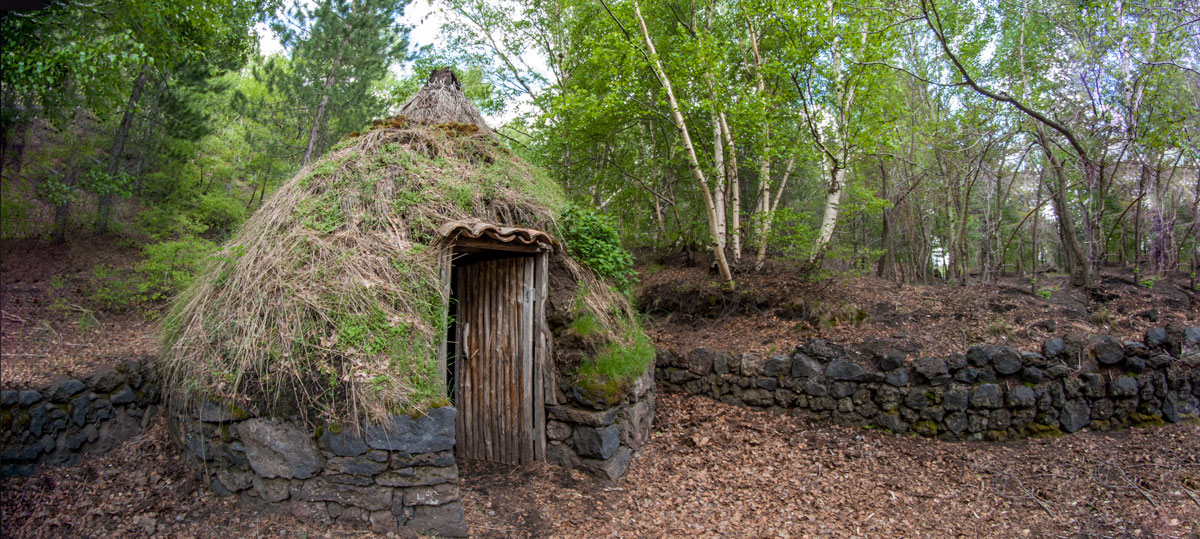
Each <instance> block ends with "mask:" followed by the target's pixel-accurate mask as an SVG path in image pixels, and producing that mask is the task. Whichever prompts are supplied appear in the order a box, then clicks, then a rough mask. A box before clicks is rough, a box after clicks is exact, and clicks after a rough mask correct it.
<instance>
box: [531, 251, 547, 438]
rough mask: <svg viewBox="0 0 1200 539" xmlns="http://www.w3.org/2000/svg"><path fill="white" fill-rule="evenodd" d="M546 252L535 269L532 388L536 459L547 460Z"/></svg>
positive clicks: (540, 257) (540, 255) (538, 257)
mask: <svg viewBox="0 0 1200 539" xmlns="http://www.w3.org/2000/svg"><path fill="white" fill-rule="evenodd" d="M546 258H547V257H546V253H538V255H537V257H536V259H537V263H536V264H537V265H536V269H535V270H534V293H535V299H534V308H533V327H534V330H533V335H534V336H533V342H532V343H530V344H532V345H533V347H534V349H533V353H534V357H533V376H532V378H530V388H531V391H532V392H533V451H534V456H533V458H534V460H535V461H537V462H541V461H544V460H546V395H545V392H544V390H543V388H544V386H543V383H542V380H543V378H544V376H545V374H544V372H543V369H544V368H545V367H544V364H545V361H546V346H545V344H544V340H545V336H544V335H543V334H542V331H541V325H542V322H543V321H544V320H545V318H546V303H545V298H546Z"/></svg>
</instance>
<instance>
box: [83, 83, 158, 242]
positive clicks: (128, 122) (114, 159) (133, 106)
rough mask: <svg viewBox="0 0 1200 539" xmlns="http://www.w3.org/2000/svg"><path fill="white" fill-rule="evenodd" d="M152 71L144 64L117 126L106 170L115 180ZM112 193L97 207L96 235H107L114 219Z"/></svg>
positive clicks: (102, 196)
mask: <svg viewBox="0 0 1200 539" xmlns="http://www.w3.org/2000/svg"><path fill="white" fill-rule="evenodd" d="M149 71H150V65H149V64H142V70H141V72H140V73H138V77H137V79H136V80H134V81H133V92H132V93H131V94H130V95H129V103H128V104H127V105H126V106H125V113H124V114H123V115H122V116H121V123H120V125H118V126H117V135H116V136H115V137H113V145H112V150H111V151H110V152H109V154H108V168H106V169H105V170H104V172H105V174H107V175H108V177H109V178H110V179H111V178H114V177H116V175H117V173H118V172H120V169H121V156H122V154H124V153H125V140H126V139H128V138H129V128H130V127H131V126H132V125H133V115H134V112H135V111H136V110H137V104H138V101H141V99H142V89H143V88H145V87H146V76H147V74H148V72H149ZM113 197H114V194H113V193H112V192H106V193H102V194H101V195H100V200H99V202H98V203H97V205H96V233H97V234H107V233H108V225H109V221H110V220H111V218H112V206H113Z"/></svg>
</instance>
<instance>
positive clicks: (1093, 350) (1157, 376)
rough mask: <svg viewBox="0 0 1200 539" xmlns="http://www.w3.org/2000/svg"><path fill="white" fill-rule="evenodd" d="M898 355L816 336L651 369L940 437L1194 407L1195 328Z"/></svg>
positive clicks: (749, 397)
mask: <svg viewBox="0 0 1200 539" xmlns="http://www.w3.org/2000/svg"><path fill="white" fill-rule="evenodd" d="M909 359H910V358H908V357H907V354H905V353H904V352H902V351H900V350H898V349H890V350H878V351H875V352H874V353H873V355H872V356H871V357H864V356H863V355H862V354H858V353H856V352H853V351H848V350H846V349H845V348H843V347H842V346H839V345H837V344H834V343H830V342H826V341H824V340H813V341H810V342H809V343H807V344H806V345H804V346H802V347H799V348H797V350H795V351H794V352H793V353H791V354H776V355H770V356H766V357H764V356H761V355H758V354H753V353H742V354H736V355H735V354H729V353H725V352H721V351H715V350H709V349H707V348H697V349H694V350H691V351H689V352H687V353H686V354H677V353H674V352H672V351H669V350H660V351H659V354H658V358H657V361H656V376H657V378H658V383H659V384H660V385H661V387H662V388H663V389H664V390H666V391H679V392H684V393H687V394H690V395H706V396H709V397H711V398H713V399H717V400H720V401H722V402H726V403H729V404H736V405H744V406H751V407H756V408H763V409H767V410H771V411H775V412H779V413H792V414H797V415H804V416H810V417H813V418H816V419H819V420H828V421H833V422H836V423H839V424H847V425H871V426H875V427H879V428H885V429H888V430H890V431H892V432H897V433H901V432H915V433H918V434H921V435H923V436H929V437H938V438H944V439H970V440H979V439H987V440H1007V439H1013V438H1020V437H1025V436H1037V435H1050V434H1058V433H1070V432H1075V431H1078V430H1080V429H1082V428H1084V427H1089V428H1092V429H1095V430H1107V429H1111V428H1116V427H1121V426H1126V425H1131V424H1144V423H1162V422H1178V421H1183V420H1188V419H1192V420H1194V419H1196V418H1197V415H1198V412H1200V327H1192V328H1187V329H1186V330H1185V329H1182V328H1175V327H1172V328H1155V329H1151V330H1150V331H1148V332H1147V333H1146V334H1145V338H1144V339H1143V340H1142V342H1132V341H1126V342H1122V341H1120V340H1118V339H1116V338H1114V337H1111V336H1104V335H1101V336H1093V337H1090V338H1087V339H1082V338H1077V337H1071V336H1067V337H1063V338H1051V339H1047V340H1046V341H1045V342H1044V343H1043V344H1042V346H1041V349H1040V350H1039V351H1036V352H1035V351H1027V352H1019V351H1017V350H1015V349H1013V348H1010V347H1007V346H1001V345H988V346H975V347H972V348H970V349H968V350H967V351H966V353H963V354H953V355H951V356H948V357H943V358H933V357H920V358H916V359H913V360H912V361H909Z"/></svg>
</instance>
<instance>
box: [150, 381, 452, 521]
mask: <svg viewBox="0 0 1200 539" xmlns="http://www.w3.org/2000/svg"><path fill="white" fill-rule="evenodd" d="M239 415H244V414H242V413H240V411H229V410H225V409H223V408H222V407H220V406H218V405H216V404H211V403H208V404H207V405H206V406H204V407H203V408H202V409H201V410H200V411H199V413H197V414H194V415H182V414H173V415H171V416H170V417H169V419H170V429H171V435H172V438H174V439H175V441H176V442H177V443H178V444H179V446H180V447H181V448H182V449H183V453H184V456H185V461H186V462H187V464H188V467H189V468H191V469H192V471H193V472H194V473H195V474H196V476H197V478H198V479H199V480H201V481H202V482H203V483H204V484H206V485H208V486H209V488H210V489H212V490H213V491H214V492H215V493H217V494H218V495H223V496H229V495H235V494H236V495H239V496H242V497H243V498H244V499H246V500H247V501H250V502H253V503H258V504H263V505H266V506H269V507H273V508H275V509H278V510H282V511H286V512H289V513H291V514H292V515H294V516H295V517H297V518H298V519H300V520H302V521H305V522H309V523H314V524H317V525H322V524H328V523H330V522H334V521H336V522H338V523H342V524H346V525H349V526H352V527H356V528H370V529H371V531H373V532H375V533H387V532H389V531H391V532H399V531H401V530H400V529H401V528H408V529H409V530H411V531H414V532H417V533H420V534H427V535H437V536H450V537H461V536H465V535H466V533H467V529H466V524H465V522H464V520H463V507H462V502H461V497H460V494H459V489H458V466H457V465H456V464H455V461H454V451H453V449H454V421H455V417H456V415H457V412H456V411H455V409H454V408H453V407H449V406H447V407H443V408H437V409H434V410H432V411H430V412H429V413H428V414H426V415H424V416H422V417H419V418H415V419H414V418H411V417H409V416H407V415H399V416H394V417H393V418H392V419H391V421H390V422H389V423H387V424H384V425H375V426H369V427H366V428H364V429H361V432H359V433H351V432H348V431H338V432H333V431H332V430H328V429H319V430H318V431H317V432H315V433H314V432H311V431H309V430H307V429H305V428H303V427H301V426H299V425H298V423H296V422H290V421H283V420H279V419H266V418H239V417H238V416H239Z"/></svg>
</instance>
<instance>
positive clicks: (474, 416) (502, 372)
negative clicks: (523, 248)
mask: <svg viewBox="0 0 1200 539" xmlns="http://www.w3.org/2000/svg"><path fill="white" fill-rule="evenodd" d="M455 272H456V281H457V291H458V313H459V320H458V321H457V327H458V330H457V331H456V336H457V337H458V339H457V340H458V346H457V347H456V348H457V350H458V353H457V354H456V357H455V381H456V385H457V387H456V388H455V396H456V400H457V402H456V404H457V406H458V412H459V421H458V424H457V427H456V428H457V432H456V434H457V443H456V446H455V447H456V448H457V449H456V451H457V453H458V455H459V456H460V457H464V458H470V459H476V460H487V461H492V462H501V463H506V464H526V463H530V462H533V461H534V460H537V459H536V454H535V444H534V434H535V430H534V421H533V419H534V410H533V404H534V398H533V396H534V395H533V394H534V385H533V382H534V372H533V358H534V352H535V350H534V341H533V334H534V306H535V305H534V304H535V303H536V302H535V300H536V293H535V289H534V273H535V272H534V259H533V257H515V258H503V259H498V260H487V261H482V262H476V263H474V264H470V265H465V266H461V267H457V268H455Z"/></svg>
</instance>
